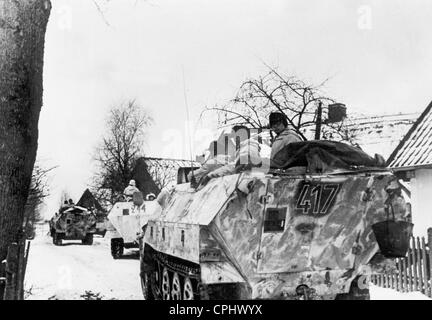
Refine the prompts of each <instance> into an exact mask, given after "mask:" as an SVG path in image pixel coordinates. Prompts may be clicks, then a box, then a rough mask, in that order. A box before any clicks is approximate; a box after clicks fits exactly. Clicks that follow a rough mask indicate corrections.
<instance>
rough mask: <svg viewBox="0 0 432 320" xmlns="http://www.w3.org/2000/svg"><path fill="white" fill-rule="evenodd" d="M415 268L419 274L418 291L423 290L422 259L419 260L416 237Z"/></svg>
mask: <svg viewBox="0 0 432 320" xmlns="http://www.w3.org/2000/svg"><path fill="white" fill-rule="evenodd" d="M416 240H417V268H418V274H419V288H417V289H418V291H420V292H423V272H422V261H421V258H422V256H421V248H420V238H419V237H417V238H416Z"/></svg>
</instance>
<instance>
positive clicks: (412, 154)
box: [387, 102, 432, 169]
mask: <svg viewBox="0 0 432 320" xmlns="http://www.w3.org/2000/svg"><path fill="white" fill-rule="evenodd" d="M387 165H388V166H389V167H391V168H395V169H398V168H417V167H426V166H431V165H432V102H431V103H430V104H429V105H428V106H427V108H426V109H425V110H424V111H423V113H422V114H421V115H420V117H419V118H418V119H417V121H416V122H415V123H414V124H413V126H412V127H411V129H410V130H409V131H408V133H407V134H406V135H405V137H404V138H403V139H402V141H401V142H400V143H399V145H398V146H397V147H396V149H395V150H394V151H393V153H392V154H391V155H390V157H389V159H388V160H387Z"/></svg>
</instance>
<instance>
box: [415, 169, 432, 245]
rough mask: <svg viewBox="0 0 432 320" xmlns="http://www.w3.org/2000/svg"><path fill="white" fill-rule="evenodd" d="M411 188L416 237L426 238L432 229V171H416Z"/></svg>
mask: <svg viewBox="0 0 432 320" xmlns="http://www.w3.org/2000/svg"><path fill="white" fill-rule="evenodd" d="M411 186H412V187H411V188H412V189H411V201H412V203H411V206H412V219H413V223H414V235H415V236H423V237H425V236H426V235H427V229H428V228H432V169H419V170H416V171H415V178H413V179H411Z"/></svg>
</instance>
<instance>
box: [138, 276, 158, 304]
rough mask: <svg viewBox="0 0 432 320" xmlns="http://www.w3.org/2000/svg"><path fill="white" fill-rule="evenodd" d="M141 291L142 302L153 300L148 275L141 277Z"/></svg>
mask: <svg viewBox="0 0 432 320" xmlns="http://www.w3.org/2000/svg"><path fill="white" fill-rule="evenodd" d="M141 289H142V293H143V297H144V300H155V298H154V296H153V292H152V288H151V283H150V275H149V274H148V273H147V272H144V273H143V274H142V275H141Z"/></svg>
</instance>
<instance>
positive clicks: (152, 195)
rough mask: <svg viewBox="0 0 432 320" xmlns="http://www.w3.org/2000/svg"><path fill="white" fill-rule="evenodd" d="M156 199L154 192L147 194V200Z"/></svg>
mask: <svg viewBox="0 0 432 320" xmlns="http://www.w3.org/2000/svg"><path fill="white" fill-rule="evenodd" d="M154 199H156V195H155V194H154V193H149V194H148V195H147V196H146V200H147V201H153V200H154Z"/></svg>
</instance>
